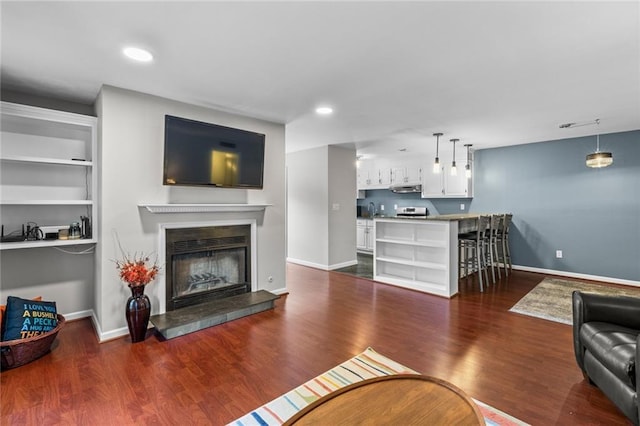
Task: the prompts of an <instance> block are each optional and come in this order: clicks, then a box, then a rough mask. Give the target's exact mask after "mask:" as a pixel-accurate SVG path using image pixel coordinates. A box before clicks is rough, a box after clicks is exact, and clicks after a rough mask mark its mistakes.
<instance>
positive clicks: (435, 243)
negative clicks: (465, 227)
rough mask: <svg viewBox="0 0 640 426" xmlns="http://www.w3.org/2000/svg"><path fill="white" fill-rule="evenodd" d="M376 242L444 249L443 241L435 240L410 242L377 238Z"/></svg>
mask: <svg viewBox="0 0 640 426" xmlns="http://www.w3.org/2000/svg"><path fill="white" fill-rule="evenodd" d="M376 241H378V242H381V243H390V244H402V245H407V246H416V247H438V248H444V247H446V244H445V242H444V241H436V240H424V241H412V240H399V239H392V238H378V239H377V240H376Z"/></svg>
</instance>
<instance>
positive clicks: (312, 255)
mask: <svg viewBox="0 0 640 426" xmlns="http://www.w3.org/2000/svg"><path fill="white" fill-rule="evenodd" d="M286 158H287V204H288V206H287V209H288V214H287V219H288V220H287V258H288V259H289V260H290V261H292V262H295V263H300V264H303V265H308V266H314V267H319V268H324V267H325V266H326V265H328V262H329V257H328V251H329V250H328V247H329V242H328V226H329V223H328V220H327V215H328V214H327V203H328V199H329V193H328V186H327V162H328V157H327V149H326V147H321V148H315V149H309V150H305V151H298V152H295V153H292V154H287V157H286Z"/></svg>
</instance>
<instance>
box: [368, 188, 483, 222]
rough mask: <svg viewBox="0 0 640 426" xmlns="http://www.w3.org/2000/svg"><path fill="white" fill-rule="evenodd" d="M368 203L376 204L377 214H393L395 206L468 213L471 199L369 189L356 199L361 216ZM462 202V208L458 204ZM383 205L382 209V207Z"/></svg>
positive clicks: (447, 212)
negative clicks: (422, 196) (434, 197)
mask: <svg viewBox="0 0 640 426" xmlns="http://www.w3.org/2000/svg"><path fill="white" fill-rule="evenodd" d="M369 203H374V204H375V205H376V211H377V213H378V214H384V215H389V216H392V215H395V206H396V205H397V206H398V207H426V208H427V209H428V210H429V215H438V214H453V213H468V212H469V205H470V204H471V199H469V198H443V199H425V198H421V197H420V194H419V193H411V194H395V193H393V192H391V191H389V190H388V189H370V190H367V191H365V198H361V199H358V200H357V203H356V205H357V206H361V211H362V212H363V216H364V215H366V212H367V210H368V207H369ZM462 204H464V209H460V206H461V205H462ZM382 206H384V210H383V209H382Z"/></svg>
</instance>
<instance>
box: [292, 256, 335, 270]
mask: <svg viewBox="0 0 640 426" xmlns="http://www.w3.org/2000/svg"><path fill="white" fill-rule="evenodd" d="M287 262H290V263H295V264H296V265H302V266H308V267H310V268H316V269H322V270H323V271H328V270H329V269H328V266H327V265H323V264H320V263H314V262H309V261H307V260H302V259H295V258H293V257H287Z"/></svg>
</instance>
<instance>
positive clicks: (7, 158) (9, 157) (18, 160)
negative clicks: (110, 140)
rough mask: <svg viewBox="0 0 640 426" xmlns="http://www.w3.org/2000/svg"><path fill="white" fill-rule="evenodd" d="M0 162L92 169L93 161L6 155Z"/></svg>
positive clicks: (0, 158)
mask: <svg viewBox="0 0 640 426" xmlns="http://www.w3.org/2000/svg"><path fill="white" fill-rule="evenodd" d="M0 161H6V162H14V163H40V164H59V165H63V166H81V167H92V166H93V162H92V161H84V160H67V159H62V158H47V157H29V156H22V155H5V156H2V157H0Z"/></svg>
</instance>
